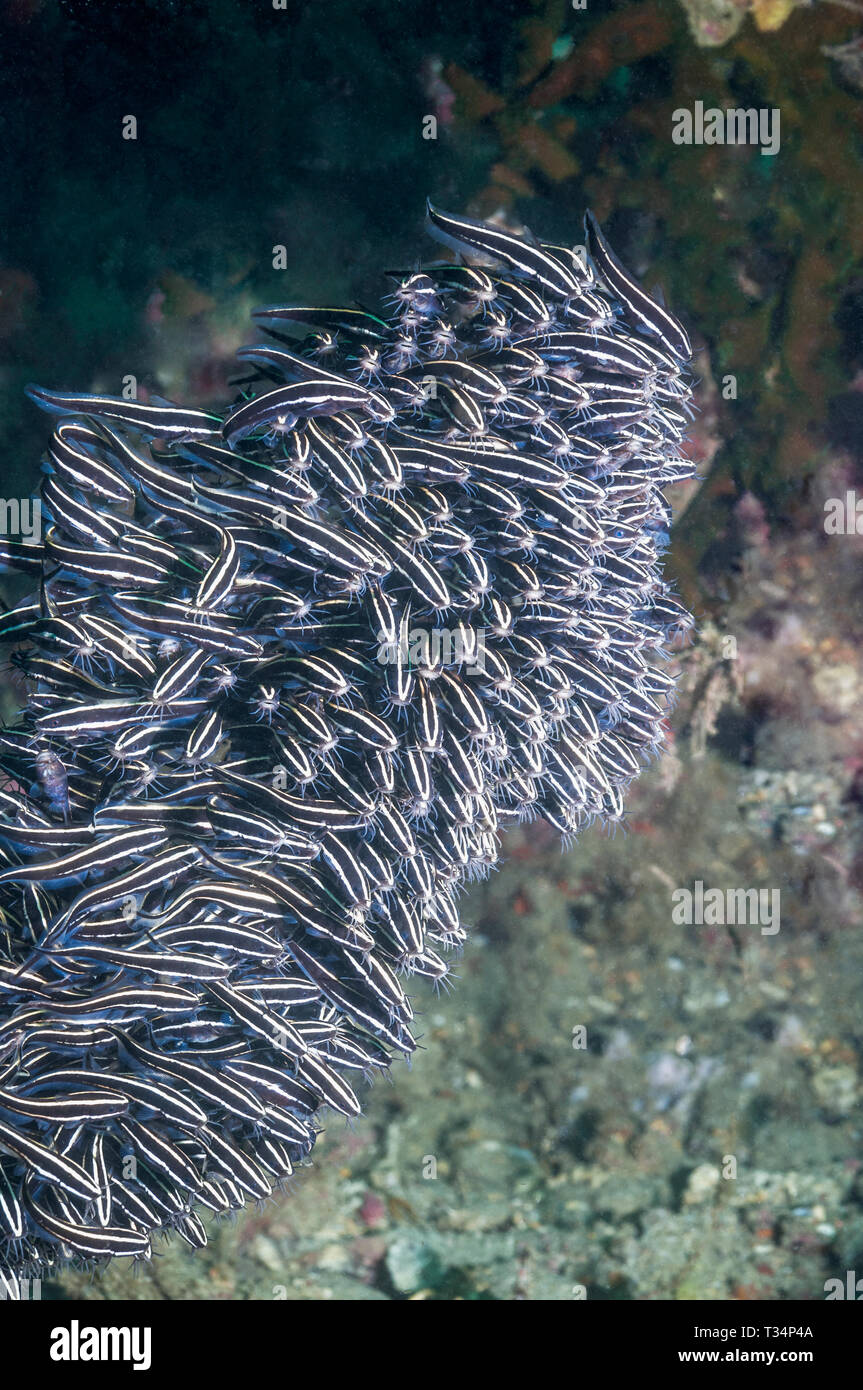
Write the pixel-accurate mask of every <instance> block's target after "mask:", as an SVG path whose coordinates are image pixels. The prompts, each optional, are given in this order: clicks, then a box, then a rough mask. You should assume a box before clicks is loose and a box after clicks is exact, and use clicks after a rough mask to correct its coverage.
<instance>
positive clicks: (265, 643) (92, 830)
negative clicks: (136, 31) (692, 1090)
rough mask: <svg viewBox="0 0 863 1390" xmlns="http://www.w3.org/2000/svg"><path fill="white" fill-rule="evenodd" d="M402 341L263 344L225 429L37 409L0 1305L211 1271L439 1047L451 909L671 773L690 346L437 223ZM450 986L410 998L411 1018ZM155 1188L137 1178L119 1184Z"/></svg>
mask: <svg viewBox="0 0 863 1390" xmlns="http://www.w3.org/2000/svg"><path fill="white" fill-rule="evenodd" d="M429 220H430V224H431V227H432V230H433V231H434V233H435V234H436V235H437V236H438V237H439V238H441V239H443V240H444V241H445V242H446V243H447V244H448V245H449V246H455V247H457V248H458V250H459V253H460V260H459V261H458V262H446V263H442V262H440V263H438V264H436V265H432V266H429V267H428V268H427V269H426V270H423V271H412V272H406V273H403V274H400V275H395V276H394V277H393V279H394V281H395V284H396V288H395V291H394V292H393V293H391V294H390V298H389V301H388V303H389V304H390V305H391V306H392V309H391V312H389V311H382V314H381V316H380V317H379V316H378V315H377V314H375V313H370V312H368V311H367V310H365V309H344V310H341V309H334V308H326V307H318V308H315V307H311V306H308V307H302V306H291V305H285V306H270V307H267V308H265V309H262V310H260V311H258V313H257V314H256V315H255V321H256V322H257V324H258V325H259V326H260V327H261V328H262V329H263V331H264V332H265V333H266V334H267V335H268V337H269V338H270V339H272V340H274V343H269V342H268V343H259V344H256V345H254V346H253V347H251V348H248V349H244V350H243V351H241V353H240V358H241V360H242V361H243V362H244V363H245V364H246V366H247V368H248V369H249V372H248V375H247V376H246V379H245V382H244V395H243V396H242V397H241V398H240V399H237V400H235V401H233V402H231V403H230V404H229V405H228V406H227V408H226V409H225V410H224V411H223V412H221V413H219V414H218V415H215V414H209V413H207V412H203V411H200V410H194V409H186V408H184V407H182V406H180V405H173V404H170V403H158V402H156V403H152V404H149V403H140V402H137V401H127V400H123V399H119V398H114V397H110V396H96V395H85V394H80V393H76V394H72V393H65V392H55V391H46V390H43V389H41V388H38V387H34V388H32V389H31V392H30V394H31V396H32V398H33V400H34V401H35V402H36V403H37V404H38V405H39V406H41V407H42V408H43V409H45V410H46V411H48V412H50V413H51V414H52V415H54V416H55V417H58V419H57V423H56V428H55V430H54V434H53V435H52V437H51V439H50V442H49V445H48V453H47V458H46V461H45V465H44V473H45V478H44V483H43V488H42V497H41V499H40V500H41V502H42V504H43V505H44V508H45V512H46V515H47V516H48V518H49V519H50V525H49V527H48V528H47V529H46V534H45V538H44V541H43V542H41V543H33V544H30V543H26V544H22V543H15V542H8V541H7V542H4V543H3V544H2V545H0V567H2V568H3V569H4V570H11V571H16V572H18V573H21V574H23V575H26V576H28V577H29V578H30V579H31V580H32V581H33V587H34V588H35V590H36V592H35V593H34V594H33V595H32V596H31V597H30V598H28V599H27V600H25V601H23V602H22V603H21V604H19V606H18V607H17V608H16V609H15V610H14V611H11V612H9V613H7V614H4V615H2V617H0V642H5V643H7V644H9V645H10V646H12V645H14V646H15V648H16V652H15V656H14V664H15V665H16V666H17V667H18V669H19V670H20V672H21V675H22V679H23V681H24V683H25V688H26V691H27V695H26V702H25V703H24V707H23V708H22V710H21V712H20V716H19V718H18V721H17V723H16V724H15V725H14V726H13V727H11V728H8V729H4V730H3V731H2V734H0V856H2V857H0V913H2V922H3V926H4V930H3V931H0V1285H1V1284H4V1283H8V1281H9V1280H10V1279H11V1277H12V1276H13V1275H17V1276H18V1277H26V1276H32V1275H41V1274H43V1273H46V1272H48V1271H52V1270H56V1269H58V1268H59V1267H60V1266H62V1264H63V1263H64V1262H66V1261H68V1260H70V1259H71V1260H76V1261H80V1262H82V1263H87V1264H92V1263H93V1262H96V1263H97V1264H98V1263H103V1264H104V1262H106V1261H107V1260H109V1259H111V1258H118V1257H132V1258H148V1257H149V1255H150V1252H151V1240H152V1236H153V1234H154V1233H156V1232H159V1231H166V1232H170V1231H176V1232H177V1234H178V1235H179V1236H180V1237H181V1239H183V1240H184V1241H186V1242H187V1243H188V1244H189V1245H190V1246H192V1247H197V1246H200V1245H201V1244H203V1243H204V1242H205V1240H206V1235H205V1232H204V1228H203V1226H202V1224H201V1221H200V1217H199V1214H198V1213H200V1212H202V1211H204V1210H207V1211H211V1212H214V1213H218V1214H224V1213H225V1212H227V1211H230V1210H231V1209H233V1208H236V1207H238V1206H241V1205H243V1203H244V1202H246V1201H253V1200H260V1199H261V1198H264V1197H266V1196H268V1195H269V1194H270V1193H271V1192H272V1191H273V1190H274V1189H276V1188H278V1187H279V1186H281V1185H282V1184H283V1183H284V1182H285V1181H286V1180H287V1179H288V1178H289V1177H290V1175H291V1174H292V1172H293V1170H294V1168H295V1167H296V1166H297V1165H298V1164H300V1163H301V1162H302V1161H303V1160H304V1159H305V1158H306V1157H307V1156H308V1154H309V1152H310V1151H311V1149H312V1147H313V1145H314V1142H315V1136H316V1133H317V1128H318V1125H317V1117H318V1115H319V1112H322V1111H327V1110H330V1111H334V1112H336V1113H338V1114H340V1115H344V1116H346V1117H353V1116H355V1115H357V1114H358V1112H359V1109H360V1100H359V1098H358V1096H357V1094H356V1092H355V1090H354V1086H356V1085H357V1084H358V1082H360V1081H362V1079H363V1078H364V1077H365V1076H368V1075H370V1074H371V1073H372V1072H374V1071H375V1070H378V1069H382V1068H385V1067H387V1066H388V1065H389V1063H390V1060H391V1058H392V1056H393V1054H399V1053H400V1054H403V1055H407V1054H409V1053H410V1052H411V1051H412V1050H413V1048H414V1046H415V1042H414V1038H413V1035H412V1034H413V1027H414V1024H413V1017H414V1016H413V1008H412V1005H411V1001H410V998H409V996H408V989H409V988H412V987H413V984H414V977H418V978H419V979H421V980H423V981H429V980H430V981H432V982H433V983H435V984H438V983H439V982H441V981H442V980H444V979H445V977H446V974H447V971H448V964H447V956H448V955H449V954H450V953H451V952H452V951H453V950H455V949H458V947H459V946H460V945H461V943H462V942H463V941H464V938H465V929H464V927H463V926H462V924H461V922H460V919H459V913H458V909H457V905H456V897H457V894H458V891H459V889H460V886H461V885H462V884H463V883H464V882H465V881H466V880H468V879H470V878H472V877H477V876H481V875H484V874H486V873H487V872H488V870H489V869H490V868H491V867H493V865H494V864H495V863H496V862H497V858H498V852H499V845H500V835H501V832H502V831H503V830H505V829H506V828H507V827H508V826H511V825H514V824H517V823H518V822H519V821H522V820H525V819H529V818H532V817H535V816H543V817H545V818H546V819H547V820H549V821H550V822H551V823H552V824H553V825H554V826H555V827H556V828H557V829H558V830H559V831H560V832H561V834H562V835H563V836H564V837H566V838H568V837H571V836H573V835H574V834H576V833H577V832H578V830H579V829H580V828H581V826H583V825H585V824H589V823H590V822H591V821H593V820H595V819H600V820H616V819H618V818H619V817H620V816H621V815H622V813H623V794H624V792H625V790H626V788H627V786H628V784H629V783H630V781H631V780H632V778H633V777H634V776H635V775H636V774H637V771H638V769H639V767H640V765H641V764H642V762H643V761H644V760H645V759H646V758H647V757H649V756H650V754H651V753H652V752H655V751H656V749H657V748H658V747H660V746H661V742H662V722H663V718H664V702H665V699H666V697H667V695H668V694H669V688H670V685H671V681H670V678H669V677H668V676H667V674H666V673H665V672H664V671H663V670H662V668H661V655H662V649H663V648H664V647H665V646H666V645H668V644H669V643H670V642H671V641H672V640H673V639H674V638H676V637H677V636H678V635H680V634H682V633H684V632H685V631H686V630H687V629H688V627H689V626H690V625H691V619H690V618H689V615H688V614H687V613H686V612H685V611H684V610H683V609H682V607H681V606H680V604H679V603H678V602H677V600H676V599H675V598H674V595H673V594H672V593H671V591H670V587H669V585H668V583H667V582H666V581H665V580H664V579H663V576H662V556H663V551H664V548H665V545H666V544H667V532H668V524H669V522H668V508H667V503H666V501H665V499H664V497H663V496H662V492H661V488H662V485H663V484H664V483H665V482H667V481H676V480H677V479H679V478H685V477H688V476H690V475H691V473H692V469H691V467H690V465H689V464H688V462H687V461H686V460H685V459H684V458H682V457H681V450H680V440H681V437H682V434H683V432H684V430H685V427H686V422H687V419H688V401H689V395H690V390H689V386H688V378H687V369H688V358H689V351H690V350H689V341H688V338H687V336H686V333H685V331H684V329H683V328H682V327H681V325H680V324H679V323H678V322H677V321H676V319H674V318H673V316H672V315H671V314H670V313H669V312H668V311H667V310H666V309H665V308H663V307H662V306H660V305H658V304H655V303H654V302H653V301H652V300H651V299H649V297H648V296H647V295H646V294H645V292H644V291H643V290H642V289H641V287H640V286H639V285H638V283H637V282H636V281H635V280H634V279H633V278H632V277H631V276H630V275H629V274H628V272H627V271H626V270H625V268H624V267H623V266H622V265H621V264H620V262H619V261H618V260H617V258H616V257H615V255H614V253H613V252H612V250H611V248H610V247H609V246H608V243H607V242H606V241H605V239H604V237H603V235H602V233H601V231H600V229H599V228H598V226H597V225H596V223H595V222H594V221H593V220H592V219H589V224H588V226H589V245H590V251H591V261H590V263H589V264H587V263H585V264H583V263H582V262H581V261H580V260H579V258H578V256H577V255H576V254H575V253H574V252H572V251H569V250H568V249H567V248H563V247H556V246H550V245H547V244H544V243H542V242H540V241H538V240H536V239H533V238H530V237H529V236H518V235H516V234H515V233H513V232H510V231H509V230H508V229H506V228H504V227H497V226H490V225H484V224H482V223H478V222H475V221H473V220H471V219H468V218H463V217H456V216H452V215H450V214H447V213H443V212H441V211H439V210H438V209H435V208H431V207H430V208H429ZM426 987H427V986H421V988H426ZM130 1157H131V1158H134V1160H135V1162H134V1165H132V1167H133V1170H134V1172H135V1174H136V1176H135V1177H134V1178H130V1177H129V1171H130V1168H129V1164H128V1159H129V1158H130Z"/></svg>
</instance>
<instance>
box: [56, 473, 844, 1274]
mask: <svg viewBox="0 0 863 1390" xmlns="http://www.w3.org/2000/svg"><path fill="white" fill-rule="evenodd" d="M844 467H845V466H844V465H841V464H840V463H839V462H834V463H833V464H831V463H830V462H827V463H825V465H824V468H823V473H822V477H823V487H822V491H826V492H828V493H829V491H830V489H831V487H834V486H835V485H836V484H837V483H838V481H840V480H841V479H842V478H844V477H845V476H846V474H845V472H844V471H843V469H844ZM736 517H737V521H738V525H739V535H738V541H739V558H738V562H737V564H736V566H735V567H734V573H733V576H732V582H731V588H732V591H731V592H730V594H729V596H728V598H727V601H726V602H725V603H724V604H723V605H722V606H721V607H720V608H718V609H717V610H716V611H715V612H714V614H713V616H712V617H707V616H705V617H704V618H703V620H702V630H701V635H700V638H699V640H698V641H697V642H696V644H695V645H694V646H692V647H690V648H686V649H683V650H682V651H681V652H679V653H678V654H677V655H676V656H675V658H674V660H675V661H678V662H679V663H680V665H681V667H682V678H681V698H680V701H679V704H678V706H677V709H676V710H675V711H674V713H673V716H672V719H671V729H672V732H671V733H670V736H669V749H668V751H667V754H666V756H665V758H664V759H663V760H662V761H661V762H658V763H657V764H656V765H655V766H654V767H653V768H652V769H651V770H649V771H648V773H647V774H646V775H645V777H644V778H643V779H642V781H641V782H640V783H639V785H638V786H637V787H636V788H635V790H634V794H633V796H632V797H631V799H630V808H629V815H628V831H627V833H626V834H622V835H621V834H618V835H617V836H616V837H614V838H609V837H607V836H606V835H604V834H602V833H601V832H599V831H595V832H589V833H587V834H585V835H584V836H583V837H582V838H581V839H580V841H579V842H578V844H576V845H575V846H574V847H573V848H572V849H571V850H569V851H568V852H567V853H565V854H561V852H560V849H559V847H558V844H557V841H556V837H555V836H554V835H553V833H552V832H551V831H549V830H548V828H547V827H545V826H543V825H542V824H539V823H537V824H534V825H529V826H524V827H522V828H521V829H519V830H517V831H514V832H512V833H511V835H510V837H509V845H508V861H509V862H508V863H507V866H506V867H505V868H504V870H503V871H502V872H500V873H499V874H496V875H494V876H493V877H492V878H491V879H490V880H489V881H488V882H487V883H485V884H481V885H478V886H476V887H475V888H474V889H473V890H472V892H471V895H470V899H469V900H468V902H467V903H466V909H465V915H466V917H467V919H469V920H472V921H473V922H474V924H475V934H474V935H473V936H472V940H471V944H470V945H469V947H468V950H467V951H466V954H465V957H464V960H463V962H462V964H461V967H460V968H459V969H458V974H459V976H460V978H459V981H458V989H457V990H456V992H455V994H454V996H453V997H452V998H450V997H447V996H442V997H436V996H435V995H434V994H433V993H432V992H430V991H422V992H421V995H420V997H418V998H417V1000H416V1003H417V1007H418V1012H419V1014H420V1015H421V1031H422V1033H423V1034H424V1042H425V1044H426V1047H425V1049H424V1050H423V1051H421V1053H420V1055H419V1058H418V1060H417V1061H416V1063H415V1065H414V1067H413V1069H412V1070H410V1071H408V1070H407V1069H406V1068H401V1069H399V1070H398V1071H397V1072H396V1074H395V1076H394V1084H393V1085H392V1086H389V1087H379V1088H377V1090H376V1092H375V1093H374V1094H372V1095H371V1096H370V1103H369V1109H368V1113H367V1115H366V1116H365V1117H364V1118H363V1120H362V1121H361V1122H360V1123H359V1124H358V1125H357V1126H356V1127H355V1129H353V1130H350V1129H346V1128H345V1126H344V1124H343V1122H342V1121H340V1120H339V1119H338V1118H336V1117H333V1119H332V1120H331V1122H330V1123H329V1126H328V1131H327V1133H325V1135H324V1136H323V1137H322V1139H321V1141H320V1145H321V1147H320V1151H319V1153H318V1152H316V1160H317V1161H316V1163H315V1164H314V1166H313V1167H312V1168H311V1169H310V1170H308V1171H306V1172H303V1173H301V1174H300V1175H299V1177H298V1180H297V1182H296V1183H295V1185H294V1186H293V1188H292V1190H291V1191H290V1193H289V1194H287V1195H285V1196H284V1197H282V1198H280V1199H279V1201H278V1202H276V1203H272V1204H270V1205H268V1206H266V1207H265V1208H263V1209H262V1210H260V1211H259V1212H250V1213H247V1214H246V1215H245V1216H244V1217H242V1218H241V1219H240V1220H239V1221H238V1222H237V1223H236V1225H227V1226H224V1227H222V1228H219V1229H214V1230H213V1231H212V1233H211V1239H212V1244H211V1246H210V1248H209V1249H208V1250H205V1251H200V1252H198V1253H197V1255H196V1257H195V1262H194V1265H192V1263H191V1262H190V1261H189V1260H188V1259H187V1258H186V1257H185V1255H184V1254H183V1253H182V1252H178V1251H176V1250H170V1251H167V1252H166V1253H165V1254H164V1256H162V1257H160V1258H159V1259H157V1260H156V1261H155V1262H154V1264H153V1267H152V1269H148V1270H144V1271H141V1272H140V1273H138V1274H136V1273H134V1272H133V1271H129V1270H126V1271H123V1270H120V1269H114V1270H112V1271H111V1272H110V1273H109V1274H108V1275H107V1276H106V1277H105V1278H104V1279H103V1280H100V1281H98V1282H97V1283H94V1284H90V1283H88V1282H87V1281H86V1280H85V1279H83V1278H80V1277H69V1278H67V1279H65V1280H64V1282H63V1290H64V1293H65V1294H67V1295H68V1294H72V1293H74V1294H75V1295H76V1296H81V1297H85V1298H105V1297H114V1298H116V1297H131V1298H136V1297H147V1298H150V1297H156V1298H158V1297H165V1298H215V1299H219V1298H237V1297H240V1298H248V1299H276V1300H278V1299H282V1298H288V1299H292V1300H293V1299H299V1300H304V1299H312V1300H323V1299H351V1300H366V1299H453V1298H455V1299H503V1300H509V1299H550V1300H566V1299H573V1298H575V1299H578V1298H581V1297H583V1296H587V1297H591V1298H601V1299H614V1298H618V1299H632V1298H635V1299H647V1300H649V1299H658V1298H678V1299H696V1300H710V1299H740V1300H747V1299H788V1298H794V1299H804V1300H805V1299H816V1298H823V1297H824V1285H825V1282H826V1281H827V1280H829V1279H831V1278H842V1277H844V1271H845V1270H846V1269H849V1268H854V1267H855V1260H856V1261H857V1262H858V1263H859V1260H860V1258H861V1257H863V1175H861V1172H860V1164H861V1161H860V1157H859V1123H858V1120H857V1112H858V1107H859V1100H860V1092H861V1061H863V1059H861V1048H860V1041H859V1028H858V1027H857V1023H856V1019H857V1017H858V1003H857V989H858V986H857V980H858V979H859V972H860V968H861V965H863V940H861V933H860V926H861V908H860V902H859V897H858V895H857V893H856V891H855V890H856V888H857V886H859V882H860V879H861V866H863V814H861V796H860V792H861V781H860V777H861V773H860V770H859V768H860V765H863V764H861V763H859V762H858V760H860V759H863V737H861V735H860V734H859V727H858V726H859V717H858V711H859V708H860V696H861V685H863V659H861V657H860V650H861V648H860V644H859V643H855V632H854V628H853V622H852V615H854V614H855V613H858V612H859V597H858V590H859V584H860V580H859V570H860V564H859V561H860V553H859V552H860V547H861V545H863V540H861V539H858V538H857V537H856V536H846V535H842V536H835V537H831V536H828V535H826V533H825V531H824V527H823V524H822V499H821V496H820V495H813V498H812V525H811V528H810V529H809V530H804V531H800V530H796V531H794V532H791V531H788V533H787V534H784V535H783V534H782V533H781V531H779V530H777V528H771V527H769V526H768V523H767V521H766V519H765V517H764V514H763V509H761V508H760V507H759V504H758V503H757V502H756V501H755V499H754V498H752V497H744V498H742V499H741V500H740V502H739V503H738V505H737V508H736ZM679 544H680V545H681V546H682V547H683V548H684V549H685V532H682V533H681V539H680V542H679ZM705 602H707V600H705ZM730 639H731V640H730ZM696 880H702V881H703V882H704V883H706V884H709V885H714V886H718V887H720V888H723V889H724V888H726V887H728V886H740V885H742V886H744V887H747V888H748V887H755V888H765V889H768V890H773V889H778V890H779V891H780V893H781V904H782V912H781V922H780V923H779V929H778V930H777V931H776V932H775V933H771V932H765V931H762V930H760V929H759V927H758V926H757V925H754V926H753V925H747V924H743V925H741V924H737V925H736V926H723V925H712V926H699V925H697V924H695V925H690V926H680V925H676V924H675V921H674V917H673V911H672V903H673V895H674V894H675V892H676V891H677V890H679V889H680V888H681V887H686V886H688V885H691V884H692V883H693V882H694V881H696Z"/></svg>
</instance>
